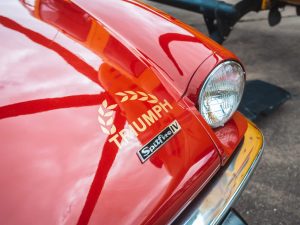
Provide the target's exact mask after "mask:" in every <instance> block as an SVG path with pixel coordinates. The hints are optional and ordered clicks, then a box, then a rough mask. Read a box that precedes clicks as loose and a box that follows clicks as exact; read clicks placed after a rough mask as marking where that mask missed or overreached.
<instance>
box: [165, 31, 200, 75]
mask: <svg viewBox="0 0 300 225" xmlns="http://www.w3.org/2000/svg"><path fill="white" fill-rule="evenodd" d="M172 41H186V42H197V43H198V42H199V39H198V38H196V37H192V36H188V35H185V34H177V33H167V34H163V35H161V36H160V37H159V44H160V46H161V47H162V49H163V50H164V52H165V53H166V54H167V56H168V57H169V59H170V60H171V61H172V62H173V64H174V66H175V67H176V69H177V70H178V72H179V74H180V75H181V76H183V72H182V70H181V68H180V66H179V65H178V63H177V62H176V59H175V58H174V57H173V55H172V53H171V50H170V47H169V45H170V43H171V42H172Z"/></svg>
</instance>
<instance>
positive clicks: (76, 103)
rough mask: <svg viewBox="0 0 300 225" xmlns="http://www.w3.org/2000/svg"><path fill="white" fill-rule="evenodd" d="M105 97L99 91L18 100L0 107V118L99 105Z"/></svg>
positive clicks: (104, 94)
mask: <svg viewBox="0 0 300 225" xmlns="http://www.w3.org/2000/svg"><path fill="white" fill-rule="evenodd" d="M106 97H107V96H106V93H101V94H95V95H74V96H66V97H60V98H45V99H37V100H31V101H26V102H19V103H15V104H11V105H6V106H2V107H0V119H4V118H9V117H15V116H21V115H28V114H34V113H40V112H46V111H50V110H55V109H63V108H71V107H84V106H92V105H99V104H100V103H101V102H102V101H103V100H104V99H105V98H106Z"/></svg>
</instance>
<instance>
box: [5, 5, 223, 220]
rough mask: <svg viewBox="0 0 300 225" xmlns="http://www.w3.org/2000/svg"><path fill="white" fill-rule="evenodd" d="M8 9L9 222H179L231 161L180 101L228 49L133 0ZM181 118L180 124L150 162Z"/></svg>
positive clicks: (7, 140) (6, 7) (6, 190)
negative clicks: (158, 141)
mask: <svg viewBox="0 0 300 225" xmlns="http://www.w3.org/2000/svg"><path fill="white" fill-rule="evenodd" d="M0 10H1V17H0V22H1V28H0V33H1V34H0V38H1V40H2V45H1V47H0V48H1V53H2V54H1V56H0V62H1V70H0V71H1V72H0V73H1V75H0V77H1V78H0V88H1V94H2V95H1V98H0V105H1V107H0V118H1V120H0V136H1V163H0V169H1V174H0V180H1V185H2V188H1V192H0V198H1V200H2V203H1V205H0V212H1V218H0V222H1V224H21V223H27V224H58V223H59V224H61V223H67V224H74V223H80V224H86V223H88V222H91V223H98V224H99V223H100V224H101V223H102V224H104V223H105V224H132V223H133V224H137V223H143V222H144V223H145V222H151V223H153V222H154V223H162V222H163V223H166V222H167V221H168V220H170V219H171V217H172V216H173V215H174V214H176V213H177V212H178V210H179V209H180V208H181V207H182V206H183V205H184V204H185V202H186V201H187V200H188V199H189V198H190V197H191V196H192V194H193V193H196V192H197V191H199V190H200V188H201V187H203V185H204V184H205V183H206V182H207V181H208V180H209V178H211V176H212V175H213V174H214V173H215V172H216V170H217V169H218V168H219V166H220V157H219V155H218V152H217V150H216V148H215V146H214V144H213V142H212V141H211V138H210V136H209V135H208V133H207V132H206V130H205V129H204V128H203V126H202V123H203V119H202V118H201V117H200V115H199V113H198V112H197V110H196V108H195V107H193V106H192V104H190V103H187V102H186V101H185V100H180V97H181V96H182V95H183V94H184V92H185V90H186V88H187V86H188V83H189V81H190V79H191V78H192V75H193V73H194V72H195V71H196V69H197V68H198V67H199V65H200V64H201V63H202V62H203V61H205V60H206V59H207V58H208V57H209V56H210V55H211V54H212V52H213V51H220V48H219V47H218V45H216V44H215V43H214V42H212V41H210V40H208V39H207V38H205V37H204V36H201V35H199V34H197V37H196V36H195V35H194V34H193V32H194V31H191V30H190V31H188V30H186V29H190V28H188V27H186V29H184V28H183V27H180V26H178V25H180V22H177V21H176V20H175V19H174V18H171V17H169V16H167V15H165V14H159V13H158V12H157V11H154V10H153V9H151V8H147V7H145V6H144V5H142V4H140V3H136V2H134V1H96V0H93V1H76V5H75V4H73V3H72V2H70V1H36V3H35V5H29V4H27V3H26V2H24V1H20V2H19V1H9V2H5V3H1V7H0ZM224 54H225V53H224ZM204 79H205V76H203V78H202V80H204ZM200 83H201V82H200ZM199 85H200V84H199ZM147 116H148V117H147ZM149 116H150V119H149ZM147 118H148V119H147ZM174 120H176V121H178V123H179V124H180V126H181V130H180V131H179V132H178V134H176V135H175V136H174V137H173V138H172V139H170V140H169V141H168V142H167V143H166V144H165V145H164V146H163V147H162V148H161V149H160V150H159V151H158V152H156V153H155V154H154V155H153V156H152V157H151V158H150V159H148V160H147V161H145V162H144V163H142V162H141V161H140V159H139V157H138V156H137V152H138V151H139V150H140V149H141V148H143V146H144V145H145V144H147V143H148V142H149V141H150V140H151V139H152V138H153V137H155V136H156V135H157V134H159V133H160V131H162V130H163V129H164V128H165V127H167V126H168V125H169V124H171V123H172V122H173V121H174ZM103 121H104V122H103ZM128 133H130V134H128ZM122 137H123V138H122Z"/></svg>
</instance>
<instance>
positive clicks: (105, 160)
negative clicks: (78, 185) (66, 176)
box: [77, 110, 126, 225]
mask: <svg viewBox="0 0 300 225" xmlns="http://www.w3.org/2000/svg"><path fill="white" fill-rule="evenodd" d="M113 123H114V124H116V125H117V130H121V129H123V128H124V127H125V123H126V118H125V117H123V116H122V115H121V113H120V110H117V111H116V114H115V118H114V122H113ZM111 137H112V135H109V136H108V137H107V139H106V141H105V143H104V146H103V151H102V155H101V157H100V161H99V164H98V167H97V170H96V173H95V176H94V179H93V182H92V184H91V187H90V190H89V192H88V195H87V199H86V202H85V204H84V207H83V209H82V211H81V215H80V217H79V219H78V222H77V224H78V225H83V224H88V223H89V220H90V218H91V215H92V213H93V211H94V209H95V206H96V204H97V201H98V200H99V197H100V194H101V192H102V190H103V187H104V184H105V181H106V178H107V176H108V173H109V172H110V170H111V168H112V166H113V163H114V161H115V159H116V156H117V154H118V152H119V148H118V147H117V145H111V144H110V142H109V141H108V140H109V139H110V138H111Z"/></svg>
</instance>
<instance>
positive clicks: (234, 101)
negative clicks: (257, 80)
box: [198, 61, 245, 128]
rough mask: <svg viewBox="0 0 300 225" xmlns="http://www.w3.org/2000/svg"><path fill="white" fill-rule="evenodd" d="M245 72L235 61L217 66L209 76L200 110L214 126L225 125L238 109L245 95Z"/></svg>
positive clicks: (201, 97)
mask: <svg viewBox="0 0 300 225" xmlns="http://www.w3.org/2000/svg"><path fill="white" fill-rule="evenodd" d="M244 86H245V72H244V70H243V68H242V66H241V65H240V64H239V63H237V62H235V61H226V62H223V63H221V64H220V65H219V66H217V67H216V68H215V69H214V70H213V71H212V72H211V73H210V75H209V76H208V78H207V80H206V81H205V83H204V85H203V88H202V90H201V92H200V96H199V100H198V103H199V111H200V113H201V114H202V116H203V117H204V119H205V120H206V122H207V123H208V124H209V125H210V126H211V127H213V128H216V127H219V126H223V125H224V124H225V123H226V122H227V121H228V120H229V119H230V117H231V116H232V114H233V113H234V112H235V111H236V109H237V107H238V105H239V103H240V101H241V99H242V95H243V91H244Z"/></svg>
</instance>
